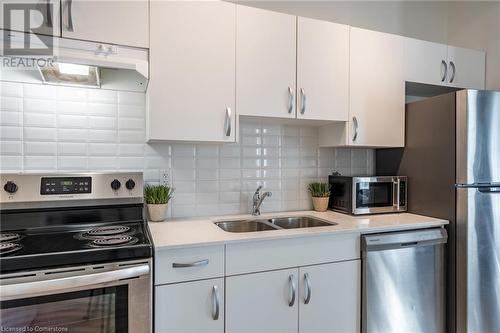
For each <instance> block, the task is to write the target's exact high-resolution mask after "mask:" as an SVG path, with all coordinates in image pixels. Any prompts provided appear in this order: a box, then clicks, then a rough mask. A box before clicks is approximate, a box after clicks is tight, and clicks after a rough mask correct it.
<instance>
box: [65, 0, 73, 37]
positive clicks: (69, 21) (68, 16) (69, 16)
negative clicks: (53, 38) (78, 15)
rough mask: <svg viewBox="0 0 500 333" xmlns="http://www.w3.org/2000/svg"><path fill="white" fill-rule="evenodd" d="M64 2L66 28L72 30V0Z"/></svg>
mask: <svg viewBox="0 0 500 333" xmlns="http://www.w3.org/2000/svg"><path fill="white" fill-rule="evenodd" d="M64 3H65V4H66V30H67V31H70V32H73V31H74V29H73V13H72V11H71V9H72V7H73V0H66V1H65V2H64Z"/></svg>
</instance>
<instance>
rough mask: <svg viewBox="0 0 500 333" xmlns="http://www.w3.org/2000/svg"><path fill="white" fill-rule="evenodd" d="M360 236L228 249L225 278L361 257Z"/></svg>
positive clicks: (237, 245) (282, 241)
mask: <svg viewBox="0 0 500 333" xmlns="http://www.w3.org/2000/svg"><path fill="white" fill-rule="evenodd" d="M359 239H360V237H359V234H346V235H333V236H332V235H326V236H314V237H300V238H293V239H283V240H277V239H274V240H267V241H259V242H248V243H239V244H228V245H226V275H235V274H245V273H252V272H260V271H266V270H275V269H282V268H288V267H298V266H306V265H313V264H321V263H328V262H335V261H343V260H353V259H358V258H359V257H360V250H359V249H360V247H359Z"/></svg>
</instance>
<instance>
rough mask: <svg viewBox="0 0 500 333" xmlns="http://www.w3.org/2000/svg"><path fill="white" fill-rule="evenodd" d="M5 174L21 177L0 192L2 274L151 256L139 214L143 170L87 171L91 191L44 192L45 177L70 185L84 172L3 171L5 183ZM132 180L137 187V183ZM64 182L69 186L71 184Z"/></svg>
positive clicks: (0, 270) (146, 231) (149, 241)
mask: <svg viewBox="0 0 500 333" xmlns="http://www.w3.org/2000/svg"><path fill="white" fill-rule="evenodd" d="M4 177H7V179H11V178H13V179H16V178H19V177H22V179H20V180H18V181H17V182H18V183H19V184H18V185H17V184H16V187H17V189H16V191H14V192H13V193H10V194H5V193H3V197H2V201H1V202H2V209H1V211H0V221H1V223H0V273H1V274H4V273H11V272H17V271H27V270H35V269H40V268H51V267H65V266H75V265H82V264H98V263H109V262H116V261H122V260H129V259H130V260H132V259H140V258H150V257H151V256H152V242H151V237H150V235H149V232H148V229H147V224H146V223H145V221H144V220H143V216H142V213H143V205H142V175H141V176H140V177H139V176H138V175H136V174H132V175H130V174H127V175H123V174H122V175H116V174H112V175H106V176H104V175H91V176H89V177H85V179H86V181H87V182H91V183H93V184H92V187H91V191H95V192H93V193H92V192H90V193H82V194H80V193H78V194H75V193H62V194H58V193H56V194H52V196H49V195H50V194H47V196H46V195H45V194H44V193H45V189H44V186H45V185H46V184H47V179H50V183H49V186H51V185H52V184H56V185H54V186H53V187H55V188H56V189H57V188H58V185H61V184H63V185H62V186H69V185H72V183H71V179H73V183H75V182H76V183H77V185H76V186H79V184H78V182H79V181H80V179H83V177H82V176H81V175H77V176H75V175H70V176H68V175H65V176H64V177H62V176H52V177H50V178H47V177H43V176H34V175H30V176H27V175H25V176H24V177H23V176H20V175H17V176H16V175H14V176H10V177H11V178H8V177H9V175H7V176H5V175H2V179H3V181H4V183H5V184H7V182H9V181H10V182H11V183H10V184H12V183H14V182H15V181H14V180H7V182H5V180H6V179H4ZM26 177H27V178H28V181H26V180H25V179H24V178H26ZM137 178H140V179H137ZM131 179H134V180H133V181H132V182H130V181H129V180H131ZM115 180H116V181H117V182H118V183H120V186H117V185H116V184H117V183H116V182H115ZM96 182H101V183H99V184H98V183H96ZM127 182H128V183H127ZM59 183H61V184H59ZM121 183H127V184H128V185H127V186H121ZM132 183H134V186H130V185H131V184H132ZM137 183H139V184H140V186H141V188H136V186H137ZM21 184H24V186H23V185H21ZM64 184H66V185H64ZM112 184H113V185H112ZM9 186H10V185H9ZM21 186H23V187H21ZM89 187H90V186H89ZM69 188H70V192H73V189H74V187H71V186H70V187H69ZM7 189H12V187H8V186H5V185H4V191H7ZM61 189H63V187H60V189H59V190H56V191H53V192H62V191H63V190H61ZM78 190H79V189H77V191H78ZM120 190H121V191H120ZM84 191H85V190H84ZM47 192H50V190H49V191H47ZM37 198H38V200H33V199H37ZM26 199H29V200H30V201H28V202H26V201H25V200H26ZM9 200H10V201H9ZM4 208H6V209H4Z"/></svg>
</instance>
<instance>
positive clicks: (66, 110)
mask: <svg viewBox="0 0 500 333" xmlns="http://www.w3.org/2000/svg"><path fill="white" fill-rule="evenodd" d="M56 110H57V113H58V114H75V115H81V116H83V115H86V114H87V113H89V114H91V113H90V112H87V103H85V102H66V101H58V102H57V103H56Z"/></svg>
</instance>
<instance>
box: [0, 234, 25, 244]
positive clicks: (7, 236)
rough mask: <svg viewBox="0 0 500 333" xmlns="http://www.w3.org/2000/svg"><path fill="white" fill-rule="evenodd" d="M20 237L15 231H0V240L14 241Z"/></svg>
mask: <svg viewBox="0 0 500 333" xmlns="http://www.w3.org/2000/svg"><path fill="white" fill-rule="evenodd" d="M19 238H21V237H20V236H19V234H17V233H15V232H2V233H0V242H13V241H14V242H15V241H17V240H19Z"/></svg>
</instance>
